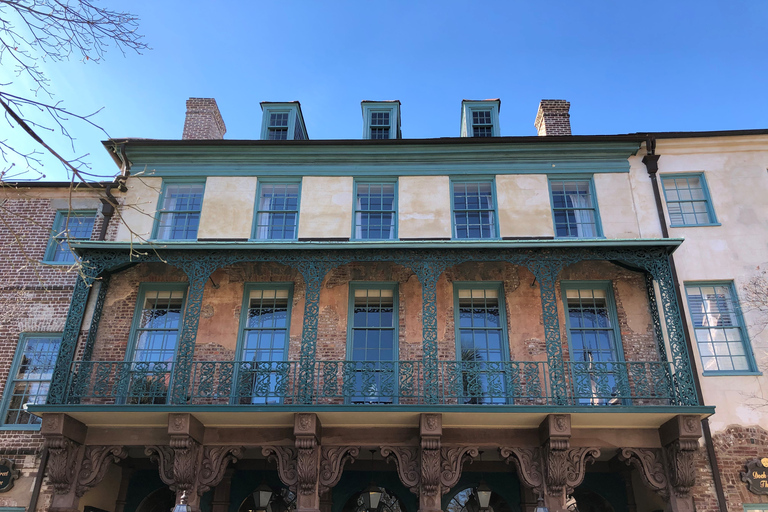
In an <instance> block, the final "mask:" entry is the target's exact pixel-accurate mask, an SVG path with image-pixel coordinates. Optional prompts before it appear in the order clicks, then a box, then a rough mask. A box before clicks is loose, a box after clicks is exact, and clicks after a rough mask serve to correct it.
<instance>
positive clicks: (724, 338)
mask: <svg viewBox="0 0 768 512" xmlns="http://www.w3.org/2000/svg"><path fill="white" fill-rule="evenodd" d="M685 294H686V298H687V301H688V309H689V311H690V314H691V324H692V327H693V331H694V334H695V336H696V344H697V345H698V347H699V356H700V357H701V365H702V368H703V369H704V371H705V372H753V371H755V363H754V360H753V358H752V351H751V349H750V347H749V340H748V338H747V332H746V328H745V327H744V323H743V322H742V319H741V315H740V314H739V305H738V302H737V299H736V297H735V293H734V290H733V283H731V282H727V283H697V284H690V283H688V284H686V285H685Z"/></svg>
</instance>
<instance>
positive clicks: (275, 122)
mask: <svg viewBox="0 0 768 512" xmlns="http://www.w3.org/2000/svg"><path fill="white" fill-rule="evenodd" d="M261 110H262V112H263V114H262V116H261V140H307V139H308V138H309V137H307V129H306V126H304V116H302V114H301V104H300V103H299V102H298V101H288V102H273V101H262V102H261Z"/></svg>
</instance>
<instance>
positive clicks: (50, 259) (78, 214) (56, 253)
mask: <svg viewBox="0 0 768 512" xmlns="http://www.w3.org/2000/svg"><path fill="white" fill-rule="evenodd" d="M96 213H97V212H96V210H58V211H57V212H56V217H55V219H54V221H53V228H52V229H51V237H50V239H49V240H48V246H47V247H46V249H45V256H44V257H43V262H44V263H49V264H53V265H71V264H72V263H75V255H74V253H73V252H72V251H70V250H69V245H68V243H67V240H90V239H91V235H92V234H93V226H94V225H95V224H96ZM74 218H80V219H83V220H82V221H79V223H78V224H79V225H78V226H74V230H73V228H72V227H70V226H69V224H70V223H71V222H72V219H74ZM72 231H74V233H73V232H72ZM86 231H87V236H86ZM78 235H80V236H78Z"/></svg>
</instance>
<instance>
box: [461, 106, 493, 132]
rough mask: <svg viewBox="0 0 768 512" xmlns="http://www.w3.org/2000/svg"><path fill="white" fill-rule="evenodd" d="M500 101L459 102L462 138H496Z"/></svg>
mask: <svg viewBox="0 0 768 512" xmlns="http://www.w3.org/2000/svg"><path fill="white" fill-rule="evenodd" d="M500 109H501V100H478V101H470V100H464V101H462V102H461V136H462V137H498V136H499V135H501V132H500V130H499V110H500Z"/></svg>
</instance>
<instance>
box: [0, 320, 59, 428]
mask: <svg viewBox="0 0 768 512" xmlns="http://www.w3.org/2000/svg"><path fill="white" fill-rule="evenodd" d="M60 346H61V334H29V333H23V334H22V335H21V339H20V340H19V347H18V348H17V349H16V356H15V357H14V360H13V365H12V366H11V371H10V373H9V375H10V377H9V378H8V384H7V385H6V386H5V401H4V404H3V409H2V422H0V424H2V425H5V426H9V425H14V427H13V428H17V427H22V428H23V427H24V426H27V428H28V426H29V425H35V426H36V425H39V424H40V418H39V417H37V416H34V415H32V414H30V413H28V412H27V410H26V409H27V405H29V404H44V403H45V401H46V398H47V396H48V387H49V386H50V384H51V377H52V376H53V369H54V367H55V366H56V358H57V357H58V355H59V347H60ZM35 428H37V427H35Z"/></svg>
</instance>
